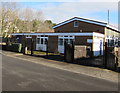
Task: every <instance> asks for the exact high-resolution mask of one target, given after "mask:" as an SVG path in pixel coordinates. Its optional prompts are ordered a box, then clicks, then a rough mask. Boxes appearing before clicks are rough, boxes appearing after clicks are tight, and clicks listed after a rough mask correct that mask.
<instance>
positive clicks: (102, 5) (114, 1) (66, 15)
mask: <svg viewBox="0 0 120 93" xmlns="http://www.w3.org/2000/svg"><path fill="white" fill-rule="evenodd" d="M7 1H11V0H7ZM12 1H13V0H12ZM17 2H19V3H20V5H21V6H22V8H26V7H27V8H33V9H35V10H41V11H42V12H43V14H44V17H45V19H49V20H52V22H54V23H60V22H63V21H65V20H68V19H70V18H72V17H82V18H89V19H94V20H100V21H105V22H108V10H109V11H110V12H109V15H110V17H109V19H110V20H109V22H110V24H112V25H114V26H118V0H69V2H68V0H34V1H33V0H17Z"/></svg>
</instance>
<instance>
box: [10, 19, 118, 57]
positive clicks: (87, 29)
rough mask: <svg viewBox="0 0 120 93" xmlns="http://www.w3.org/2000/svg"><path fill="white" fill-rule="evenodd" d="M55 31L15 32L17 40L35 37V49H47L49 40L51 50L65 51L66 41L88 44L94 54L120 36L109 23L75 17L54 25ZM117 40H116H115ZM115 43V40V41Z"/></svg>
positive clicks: (99, 53)
mask: <svg viewBox="0 0 120 93" xmlns="http://www.w3.org/2000/svg"><path fill="white" fill-rule="evenodd" d="M53 29H54V31H55V32H54V33H14V34H12V36H13V37H15V38H16V39H17V42H22V41H24V40H27V41H28V43H29V40H30V38H33V39H34V41H35V43H34V49H35V50H43V51H46V49H47V48H46V47H47V46H46V44H47V41H48V51H49V52H59V53H64V41H68V43H71V42H72V41H74V42H75V44H76V45H86V46H88V47H90V48H91V51H92V52H93V55H94V56H98V55H102V54H103V50H104V49H103V44H104V42H105V41H107V42H109V43H111V40H114V39H117V38H119V37H120V32H119V31H118V30H117V29H116V28H115V27H112V26H110V25H108V24H107V23H104V22H99V21H94V20H89V19H83V18H78V17H74V18H72V19H69V20H67V21H64V22H62V23H59V24H57V25H56V26H54V27H53ZM114 41H115V40H114ZM113 43H114V42H113Z"/></svg>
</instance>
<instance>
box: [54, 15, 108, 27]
mask: <svg viewBox="0 0 120 93" xmlns="http://www.w3.org/2000/svg"><path fill="white" fill-rule="evenodd" d="M75 20H78V21H83V22H87V23H92V24H96V25H100V26H106V25H107V23H103V22H98V21H94V20H89V19H83V18H77V17H75V18H72V19H70V20H67V21H64V22H62V23H59V24H58V25H56V26H53V29H54V28H57V27H59V26H62V25H64V24H67V23H70V22H72V21H75Z"/></svg>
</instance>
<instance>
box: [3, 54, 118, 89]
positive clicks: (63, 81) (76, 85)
mask: <svg viewBox="0 0 120 93" xmlns="http://www.w3.org/2000/svg"><path fill="white" fill-rule="evenodd" d="M40 61H41V60H40ZM42 61H43V60H42ZM2 90H3V91H117V90H118V84H117V83H113V82H110V81H106V80H102V79H98V78H95V77H90V76H86V75H82V74H78V73H74V72H70V71H65V70H61V69H57V68H53V67H49V66H44V65H41V64H36V63H32V62H27V61H24V60H20V59H17V58H13V57H8V56H5V55H2Z"/></svg>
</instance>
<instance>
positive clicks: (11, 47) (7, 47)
mask: <svg viewBox="0 0 120 93" xmlns="http://www.w3.org/2000/svg"><path fill="white" fill-rule="evenodd" d="M3 47H4V48H3V50H8V51H13V52H22V44H21V43H13V44H11V45H5V46H3Z"/></svg>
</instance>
